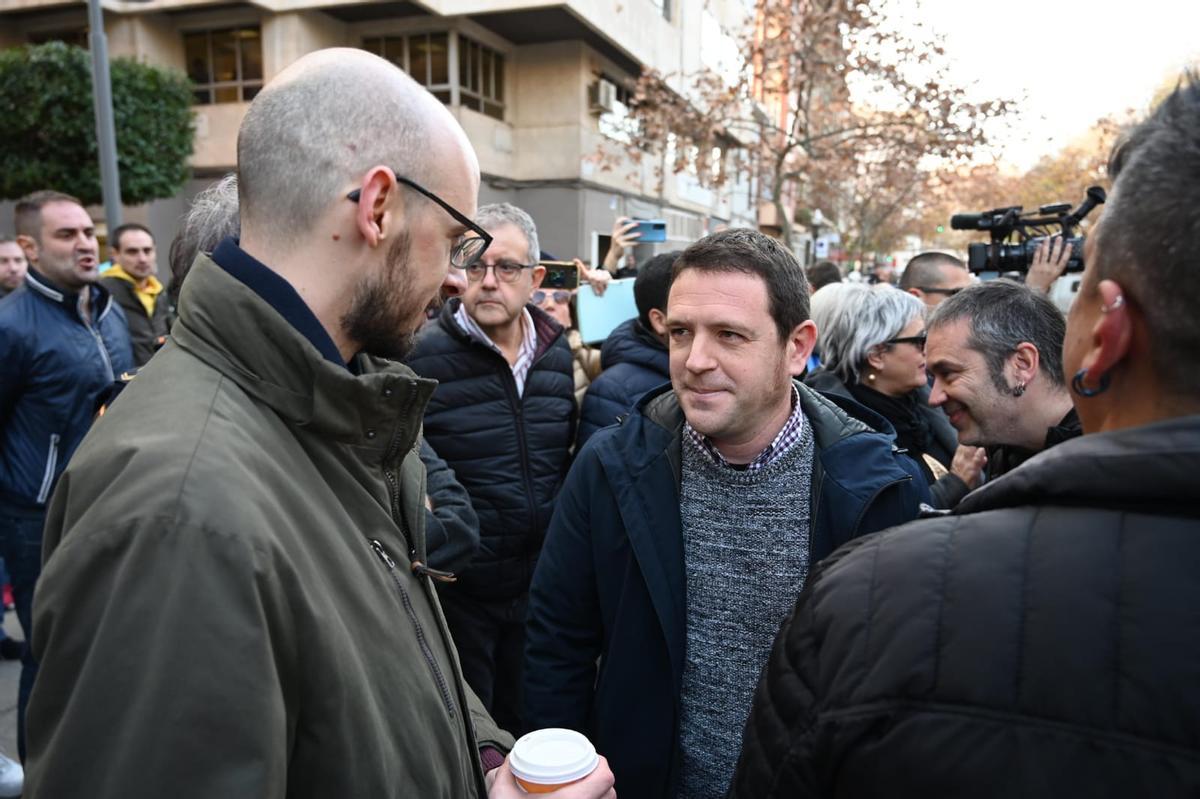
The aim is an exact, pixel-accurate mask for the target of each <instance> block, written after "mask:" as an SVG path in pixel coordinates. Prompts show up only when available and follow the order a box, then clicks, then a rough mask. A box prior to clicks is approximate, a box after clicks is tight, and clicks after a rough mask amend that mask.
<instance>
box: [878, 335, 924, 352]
mask: <svg viewBox="0 0 1200 799" xmlns="http://www.w3.org/2000/svg"><path fill="white" fill-rule="evenodd" d="M925 338H926V336H925V334H924V333H921V334H919V335H916V336H900V337H899V338H889V339H888V340H887V341H885V342H884V344H912V345H913V346H914V347H916V348H917V349H919V350H924V349H925Z"/></svg>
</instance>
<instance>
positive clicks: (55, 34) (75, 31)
mask: <svg viewBox="0 0 1200 799" xmlns="http://www.w3.org/2000/svg"><path fill="white" fill-rule="evenodd" d="M46 42H62V43H63V44H69V45H71V46H73V47H82V48H83V49H84V50H86V49H88V29H87V28H69V29H67V30H60V31H36V32H33V33H30V34H29V43H30V44H45V43H46Z"/></svg>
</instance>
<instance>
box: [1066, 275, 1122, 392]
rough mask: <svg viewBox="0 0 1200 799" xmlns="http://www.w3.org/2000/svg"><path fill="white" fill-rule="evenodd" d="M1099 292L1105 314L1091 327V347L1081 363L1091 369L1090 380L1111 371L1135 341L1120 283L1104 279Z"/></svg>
mask: <svg viewBox="0 0 1200 799" xmlns="http://www.w3.org/2000/svg"><path fill="white" fill-rule="evenodd" d="M1096 291H1097V292H1098V293H1099V295H1100V297H1099V299H1100V307H1101V310H1102V313H1101V314H1100V317H1099V318H1098V319H1097V320H1096V324H1095V325H1094V326H1093V327H1092V331H1091V341H1090V347H1089V349H1088V352H1087V354H1086V355H1084V356H1083V362H1082V363H1081V364H1080V365H1081V366H1082V367H1083V368H1085V369H1087V370H1088V375H1089V381H1095V380H1099V378H1100V375H1104V374H1108V372H1109V371H1110V370H1111V369H1112V368H1113V367H1114V366H1116V365H1117V364H1118V363H1119V362H1120V361H1122V360H1123V359H1124V358H1125V356H1126V355H1128V354H1129V347H1130V345H1131V344H1132V341H1133V317H1132V316H1131V312H1130V309H1129V302H1128V301H1127V300H1126V299H1125V291H1124V290H1123V289H1122V288H1121V285H1120V284H1119V283H1117V282H1116V281H1114V280H1101V281H1100V283H1099V284H1098V285H1097V286H1096ZM1070 377H1071V375H1067V378H1068V379H1070Z"/></svg>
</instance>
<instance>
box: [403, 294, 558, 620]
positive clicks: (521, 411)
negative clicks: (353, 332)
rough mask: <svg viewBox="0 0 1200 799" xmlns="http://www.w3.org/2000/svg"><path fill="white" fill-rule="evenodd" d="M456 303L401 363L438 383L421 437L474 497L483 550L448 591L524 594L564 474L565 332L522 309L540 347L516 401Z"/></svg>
mask: <svg viewBox="0 0 1200 799" xmlns="http://www.w3.org/2000/svg"><path fill="white" fill-rule="evenodd" d="M458 304H459V300H457V299H454V300H451V301H450V302H448V303H447V304H446V307H445V308H443V309H442V313H441V315H440V316H439V317H438V319H437V320H436V321H434V322H431V323H430V324H428V325H427V326H426V327H425V329H424V330H423V331H422V332H421V336H420V338H418V340H417V344H416V347H415V348H414V350H413V352H412V354H411V355H410V356H409V357H408V361H407V362H408V365H409V366H410V367H412V369H413V371H415V372H416V373H417V374H419V375H421V376H422V377H432V378H434V379H436V380H437V381H438V387H437V390H436V391H435V392H434V394H433V399H431V400H430V401H429V405H428V406H427V408H426V411H425V439H426V440H427V441H428V442H429V443H430V445H432V446H433V448H434V450H436V451H437V454H438V455H440V456H441V457H442V458H443V459H444V460H445V461H446V463H448V464H449V465H450V468H452V469H453V470H454V474H455V476H456V477H457V478H458V481H459V482H460V483H462V485H463V487H464V488H466V489H467V493H468V494H470V496H471V504H472V505H473V506H474V508H475V512H476V514H477V515H478V516H479V537H480V546H479V550H478V552H477V553H476V554H475V557H474V558H473V559H472V560H471V561H470V563H469V564H468V565H467V567H466V568H465V569H463V570H462V571H461V572H460V573H459V580H458V582H457V583H455V584H454V585H453V586H452V587H451V588H452V590H456V591H462V592H463V593H464V594H467V595H469V596H472V597H475V598H477V599H499V600H505V599H513V598H516V597H518V596H520V595H521V594H523V593H525V592H526V591H528V590H529V582H530V580H531V579H532V577H533V568H534V566H535V565H536V564H537V557H538V554H539V553H540V552H541V549H542V539H543V538H545V536H546V528H547V527H548V526H549V524H550V515H551V513H552V512H553V510H554V498H555V496H557V494H558V489H559V486H561V485H562V480H563V477H564V476H565V475H566V473H567V468H568V467H569V466H570V454H569V453H570V447H571V443H572V442H573V441H574V436H575V419H576V405H575V377H574V372H573V371H572V369H573V364H572V360H571V349H570V347H568V346H567V339H566V337H565V336H564V335H563V331H562V328H561V327H560V326H559V325H558V324H557V323H556V322H555V321H554V320H553V319H551V318H550V317H549V316H547V315H546V314H545V313H544V312H542V311H541V310H539V309H537V308H535V307H533V306H529V309H530V314H531V315H532V316H533V319H534V324H535V326H536V328H537V336H538V348H537V354H536V355H535V356H534V363H533V366H532V367H530V369H529V375H528V377H526V379H525V391H524V393H523V394H522V395H521V396H517V386H516V382H515V381H514V380H513V376H512V370H511V369H510V368H509V365H508V362H507V361H505V360H504V358H503V357H502V356H501V355H500V354H499V353H497V352H496V351H495V350H492V349H489V348H488V347H486V346H484V345H482V344H479V343H477V342H475V341H473V340H471V339H470V338H469V337H468V336H467V334H466V333H464V332H463V331H462V329H461V328H459V326H458V324H457V323H456V322H455V321H454V311H455V309H456V308H457V307H458Z"/></svg>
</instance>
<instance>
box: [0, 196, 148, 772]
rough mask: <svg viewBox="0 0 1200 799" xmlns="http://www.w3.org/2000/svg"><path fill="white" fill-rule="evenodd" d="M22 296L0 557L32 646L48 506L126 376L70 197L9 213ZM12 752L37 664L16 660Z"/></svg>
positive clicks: (0, 439) (7, 379)
mask: <svg viewBox="0 0 1200 799" xmlns="http://www.w3.org/2000/svg"><path fill="white" fill-rule="evenodd" d="M16 230H17V242H18V243H19V244H20V245H21V248H22V249H23V250H24V251H25V255H26V256H27V257H28V259H29V262H30V266H29V271H28V274H27V275H26V276H25V288H23V289H22V290H21V291H19V292H17V293H15V294H13V295H12V296H10V297H8V298H6V299H5V300H4V301H3V302H2V303H0V556H3V558H4V560H5V563H6V564H7V565H8V569H9V572H10V573H11V575H12V582H13V600H14V602H15V604H16V606H17V618H18V619H19V620H20V622H21V627H22V628H24V630H25V639H26V640H27V641H32V640H33V638H32V632H31V629H30V628H31V614H32V607H33V594H34V587H35V585H36V583H37V581H38V574H39V572H40V571H41V565H42V564H41V557H40V556H41V549H42V528H43V526H44V525H45V522H46V503H47V501H48V500H49V498H50V494H51V492H52V491H53V490H54V486H55V485H56V484H57V482H58V480H59V477H60V475H61V474H62V472H63V469H64V468H66V465H67V462H68V461H69V460H70V459H71V457H72V456H73V455H74V453H75V449H76V447H78V446H79V443H80V441H82V440H83V437H84V434H86V433H87V431H88V428H89V427H91V424H92V413H93V409H94V407H95V404H96V400H97V398H98V397H99V396H100V393H101V392H102V391H104V389H106V388H108V386H110V385H111V384H112V382H113V380H114V379H115V378H116V377H117V376H118V375H120V374H121V373H122V372H124V371H125V370H127V369H132V368H133V354H132V350H131V348H130V345H129V333H128V332H127V331H126V328H125V317H124V316H123V315H122V314H121V309H120V307H119V306H118V305H117V304H116V303H115V302H114V301H113V299H112V297H111V296H110V295H109V293H108V292H107V291H106V290H105V289H104V288H103V287H102V286H99V285H98V284H97V282H96V280H97V274H98V272H97V267H98V259H97V257H96V256H97V251H98V249H99V247H98V244H97V242H96V229H95V226H94V225H93V223H92V219H91V217H89V216H88V214H87V211H85V210H84V208H83V206H82V205H81V204H80V203H79V201H78V200H76V199H75V198H74V197H71V196H68V195H66V194H60V193H58V192H55V191H39V192H35V193H33V194H30V195H28V196H26V197H23V198H21V199H20V200H18V201H17V207H16ZM22 661H23V663H22V667H21V683H20V688H19V691H18V700H17V746H18V749H19V750H20V754H21V758H22V759H24V758H25V749H26V747H25V723H24V720H25V709H26V705H27V704H28V702H29V692H30V690H31V689H32V687H33V682H34V676H35V674H36V672H37V663H36V661H35V660H34V658H33V657H32V656H31V654H30V652H29V649H28V647H26V650H25V652H24V656H23V657H22Z"/></svg>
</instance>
